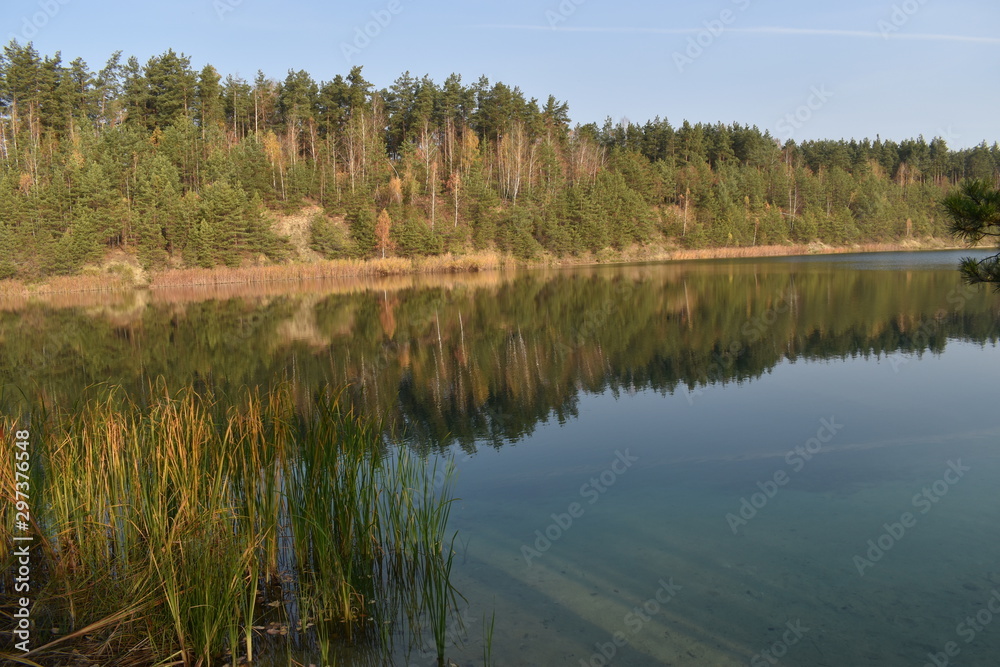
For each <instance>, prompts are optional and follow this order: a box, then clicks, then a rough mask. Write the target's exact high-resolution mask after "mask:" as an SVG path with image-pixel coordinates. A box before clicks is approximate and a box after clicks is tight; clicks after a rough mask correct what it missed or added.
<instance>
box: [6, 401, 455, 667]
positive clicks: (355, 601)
mask: <svg viewBox="0 0 1000 667" xmlns="http://www.w3.org/2000/svg"><path fill="white" fill-rule="evenodd" d="M93 394H94V395H92V396H88V397H86V400H84V401H82V402H81V404H80V405H79V406H77V407H76V408H75V409H74V410H62V411H56V412H53V413H52V414H49V415H44V416H39V415H40V414H41V413H38V412H36V414H35V419H34V420H33V423H34V425H33V428H32V433H33V438H34V440H35V443H36V444H35V449H34V452H33V456H34V459H33V465H34V466H35V474H36V476H37V477H38V480H39V481H38V485H37V488H35V489H34V492H33V496H34V497H35V498H38V499H39V500H37V501H36V505H35V507H34V512H35V514H36V516H37V523H38V530H39V535H40V536H41V537H44V538H45V539H44V540H43V541H42V542H41V544H43V545H45V544H47V545H49V546H48V547H47V548H42V547H39V548H38V549H37V550H36V551H37V553H36V554H35V556H36V566H35V567H36V569H35V570H34V572H35V576H36V580H39V581H40V583H42V584H43V588H42V592H41V594H40V595H39V597H38V602H37V604H36V606H35V608H34V610H33V618H35V619H36V625H37V627H38V628H53V627H54V628H59V632H58V634H56V633H49V636H48V637H46V638H47V639H49V640H50V641H48V642H47V643H46V644H45V645H43V646H40V647H38V648H35V649H34V650H32V651H31V652H30V653H28V654H27V655H25V656H22V658H24V659H27V660H34V661H46V660H50V659H52V658H53V657H54V656H55V655H56V654H57V653H58V652H59V651H63V650H66V648H67V646H68V645H69V646H71V647H72V649H73V650H75V651H77V652H78V653H81V654H84V655H89V656H90V657H91V659H92V660H93V661H94V662H95V663H97V664H118V665H130V664H167V663H170V664H183V665H202V666H205V667H208V666H210V665H216V664H218V665H221V664H223V663H224V662H227V661H228V662H231V663H233V664H235V663H236V662H238V661H239V660H241V659H242V660H254V659H257V658H258V657H259V656H260V654H261V653H262V652H263V653H268V652H271V653H272V654H274V653H278V654H280V653H282V652H284V654H285V656H286V659H287V657H288V656H290V655H291V653H292V652H293V651H298V650H304V651H305V652H306V653H308V654H310V655H315V654H317V653H318V654H320V657H321V658H322V660H323V664H332V663H333V662H335V661H336V660H337V654H338V652H343V651H346V650H349V649H350V647H352V646H353V647H359V646H360V647H367V648H368V649H369V650H371V651H373V652H375V653H383V652H384V651H385V650H387V647H386V646H384V644H385V643H386V642H391V641H392V640H393V639H394V638H396V637H406V638H408V641H419V638H418V635H419V631H416V630H411V629H408V628H407V627H405V622H406V620H407V619H409V618H410V617H412V616H415V615H416V614H415V613H410V612H407V611H406V610H405V609H406V607H407V606H414V605H419V604H423V601H422V600H419V599H417V598H415V597H414V594H413V591H414V590H424V591H426V592H427V594H428V595H433V596H434V602H433V604H434V608H435V610H440V611H435V613H443V614H445V615H446V614H448V613H449V607H448V604H449V602H448V600H450V601H451V602H450V603H451V604H453V603H454V601H455V595H456V592H455V591H454V588H453V587H452V586H451V583H450V581H449V579H448V575H449V573H450V556H447V555H445V553H444V552H443V551H442V545H443V544H444V535H445V534H446V530H447V525H446V524H447V515H448V512H447V508H448V507H449V503H450V500H449V498H448V496H447V494H448V493H450V487H449V486H445V487H444V488H443V489H438V488H435V487H434V483H433V480H434V472H435V470H434V469H433V468H432V467H431V466H430V464H428V463H427V462H425V461H422V460H420V459H417V458H416V457H413V456H411V455H410V454H408V453H407V452H406V451H405V450H396V449H395V448H394V447H393V446H392V445H391V444H390V443H387V442H386V441H385V440H384V438H383V437H382V435H381V433H382V429H381V427H380V425H379V424H377V423H374V422H371V421H369V420H366V419H363V418H361V417H360V416H358V415H356V414H354V413H353V412H351V411H350V410H349V409H346V408H345V407H344V402H342V401H341V400H340V393H339V392H336V391H332V390H329V389H327V388H323V389H321V390H319V391H317V392H316V394H315V395H316V399H315V401H314V402H313V403H311V404H309V405H307V406H305V407H301V406H297V405H296V404H295V402H294V401H293V398H292V396H293V392H292V390H291V389H290V387H289V386H288V385H280V386H278V387H277V388H275V389H273V390H271V391H269V392H267V393H266V394H262V393H261V392H259V391H249V390H247V391H244V392H241V393H240V395H239V396H237V397H235V398H231V397H228V396H223V395H211V394H203V393H198V392H197V391H195V389H194V388H192V387H187V388H184V389H182V390H181V391H179V392H177V393H171V392H170V391H169V390H168V388H166V387H165V386H163V385H162V384H155V385H153V386H151V387H149V388H148V390H147V391H146V392H145V393H144V394H143V395H142V396H139V397H129V396H126V395H125V394H124V392H123V391H122V390H121V389H120V388H115V387H102V388H95V389H94V391H93ZM16 423H17V422H16V421H15V420H12V419H9V418H5V419H4V421H3V422H2V424H0V425H2V427H3V429H4V433H5V434H7V437H8V439H9V436H10V435H11V434H12V429H13V427H14V425H15V424H16ZM6 451H10V448H9V447H8V448H6ZM12 466H13V461H12V460H8V457H4V458H3V459H2V465H0V484H2V485H3V487H2V488H3V489H5V494H6V493H9V490H10V489H12V488H13V487H12V483H13V482H12V479H13V472H12V471H13V467H12ZM11 529H12V526H11V524H10V521H9V520H6V519H5V520H4V521H3V522H2V523H0V545H3V546H4V550H3V552H2V553H0V561H9V554H10V545H11V544H12V541H11V540H12V533H11ZM5 564H8V563H5ZM7 571H11V570H10V569H9V568H8V569H5V572H7ZM428 579H429V580H430V582H431V583H427V581H425V580H428ZM442 596H443V597H442ZM449 596H450V597H449ZM10 597H12V587H11V586H10V581H8V580H4V581H0V605H2V604H3V603H4V602H5V598H10ZM95 624H96V625H95ZM83 628H97V630H94V631H92V632H89V633H88V634H87V635H86V636H83V635H78V634H75V633H78V632H79V631H80V630H81V629H83ZM261 628H272V629H273V628H279V629H280V631H277V632H276V634H274V635H271V634H268V633H267V632H262V631H261ZM38 632H39V633H40V634H42V635H44V634H45V631H42V630H40V629H39V630H38ZM352 650H356V649H352ZM4 657H5V656H2V655H0V661H2V659H3V658H4Z"/></svg>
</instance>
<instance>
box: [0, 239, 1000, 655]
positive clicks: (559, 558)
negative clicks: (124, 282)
mask: <svg viewBox="0 0 1000 667" xmlns="http://www.w3.org/2000/svg"><path fill="white" fill-rule="evenodd" d="M967 254H970V253H968V252H935V253H890V254H879V255H864V256H843V255H840V256H831V257H808V258H788V259H765V260H733V261H728V260H726V261H710V262H688V263H679V264H662V265H657V264H651V265H637V266H625V267H601V268H582V269H573V270H565V271H535V272H522V273H517V274H496V275H493V276H489V279H484V277H483V276H475V277H471V278H470V279H469V280H468V281H465V280H463V279H462V277H448V278H447V279H443V280H440V281H430V282H428V281H421V280H418V279H413V280H401V279H399V278H395V279H393V280H392V281H386V282H385V283H378V282H377V281H376V282H372V283H371V284H365V285H363V286H358V285H355V284H338V283H330V284H329V285H310V287H309V289H308V291H303V292H302V293H294V292H288V293H281V292H275V290H273V289H271V290H269V291H268V292H267V293H261V294H255V293H252V291H251V292H247V293H245V294H244V293H241V294H240V295H238V296H232V295H227V296H225V297H220V296H219V295H213V294H206V295H203V298H199V296H198V295H197V294H191V293H188V292H189V291H188V292H185V293H184V294H183V295H182V297H183V298H177V299H170V298H166V296H165V295H162V294H161V295H154V296H155V297H156V298H123V299H120V300H119V301H116V302H114V303H110V304H104V305H102V306H100V307H98V306H95V305H94V304H87V305H78V306H75V307H57V306H56V305H53V304H51V303H34V304H28V305H19V306H17V307H16V308H15V307H11V308H10V309H8V310H2V309H0V341H2V343H3V345H2V348H0V350H2V356H0V379H2V383H3V385H4V387H3V388H4V392H3V394H2V397H3V399H4V401H7V402H11V401H14V400H15V398H16V395H15V392H14V390H15V389H16V388H19V387H25V386H30V387H38V388H41V389H42V390H43V391H44V392H45V393H46V395H47V396H48V398H49V400H51V401H52V402H53V403H61V404H64V405H72V404H73V401H75V400H77V397H78V396H79V395H80V394H81V392H83V391H84V388H85V387H87V386H88V385H90V384H93V383H95V382H103V381H109V380H110V381H114V382H121V383H124V384H125V386H126V387H130V388H139V387H142V386H143V385H144V383H146V382H148V381H149V379H150V378H152V377H157V376H164V377H165V378H166V379H167V380H168V382H170V383H171V385H178V384H180V383H186V382H190V381H192V380H193V381H195V382H196V383H202V384H204V385H206V386H212V387H215V388H216V389H218V390H222V391H228V390H230V389H231V388H233V387H236V386H239V385H242V384H257V385H262V386H267V385H270V384H273V383H274V382H276V381H281V380H285V381H289V382H292V383H293V384H294V385H295V387H296V391H297V392H299V393H300V394H301V395H302V396H308V394H309V392H310V391H311V389H312V387H314V386H316V385H317V384H318V383H321V382H334V383H342V382H348V383H350V389H349V390H348V391H349V396H350V400H351V401H353V402H354V403H355V405H356V406H357V407H358V408H359V409H361V410H363V411H365V412H367V413H369V414H374V415H378V416H379V417H382V418H384V419H385V420H386V422H387V424H389V425H391V426H392V427H393V428H395V429H396V431H397V433H401V434H403V438H404V439H405V441H406V442H407V443H408V445H409V446H412V447H415V448H419V449H421V450H423V451H427V452H428V453H431V454H433V455H436V456H450V457H452V458H453V459H454V460H455V463H456V465H457V467H458V478H457V485H456V495H457V496H459V497H460V500H459V501H457V502H456V503H455V505H454V507H453V510H452V515H451V516H452V523H451V527H452V529H453V530H457V531H458V535H459V538H458V542H457V544H460V547H459V549H460V555H459V557H458V559H457V560H456V565H455V583H456V585H457V586H458V589H459V590H460V592H461V593H462V594H463V595H464V596H465V598H466V599H467V600H468V603H469V604H468V606H467V607H463V608H462V609H461V614H460V615H461V619H462V620H463V621H464V623H463V624H464V629H459V628H458V627H457V626H456V628H455V629H454V631H453V632H452V633H451V634H450V639H451V640H452V646H451V647H450V648H449V651H448V656H449V658H450V659H452V660H454V661H455V662H456V663H458V664H460V665H467V664H481V663H482V661H483V650H484V645H485V644H487V643H488V644H489V645H490V646H491V649H492V656H493V659H494V661H495V664H498V665H580V664H584V665H587V664H590V665H602V664H614V665H737V664H751V665H754V666H756V665H763V664H768V665H770V664H775V663H774V661H780V664H787V665H830V666H841V665H897V664H898V665H923V664H925V663H930V664H933V662H932V657H931V656H934V657H933V659H934V660H937V662H938V664H943V662H942V661H944V660H946V659H947V661H948V664H952V665H987V664H995V662H996V660H997V656H1000V622H997V623H993V621H994V618H995V617H997V616H998V615H1000V592H997V591H1000V560H998V556H1000V553H998V552H1000V542H998V540H997V526H998V525H1000V500H998V498H997V494H996V489H997V488H998V482H1000V417H998V413H997V409H996V407H995V404H996V399H995V396H994V394H993V392H992V391H991V389H992V388H993V387H994V386H995V377H996V375H995V374H996V372H997V369H998V368H1000V366H998V363H997V362H998V361H1000V351H998V349H997V346H996V343H997V336H998V335H1000V329H998V327H997V323H998V314H1000V297H997V296H995V295H993V294H992V293H990V292H989V291H983V290H974V289H970V288H968V287H964V286H962V285H961V282H960V280H959V277H958V274H957V270H956V266H957V262H958V258H959V257H961V256H963V255H967ZM167 296H168V295H167ZM925 489H927V491H926V492H925V491H924V490H925ZM925 493H926V494H927V495H921V494H925ZM869 540H870V541H871V543H869ZM994 595H996V596H997V597H996V598H995V602H992V603H991V602H990V601H991V599H993V598H992V596H994ZM991 605H992V607H991ZM993 609H996V610H997V611H996V612H994V611H993ZM983 610H985V611H983ZM494 614H495V626H494V631H493V635H492V641H489V642H487V641H486V640H485V636H486V635H487V634H488V633H487V632H486V631H485V628H484V619H485V621H486V623H488V621H489V619H490V617H491V616H492V615H494ZM977 614H978V620H977V618H976V616H977ZM969 617H972V620H971V622H970V621H967V620H966V619H967V618H969ZM616 633H617V634H616ZM949 642H952V643H953V644H952V645H949ZM948 649H951V652H952V655H951V656H949V655H947V654H946V653H945V652H946V651H947V650H948ZM764 651H768V652H769V653H768V654H766V655H765V654H764ZM389 660H390V661H391V662H392V663H393V664H415V665H423V664H427V665H430V664H434V662H435V661H434V659H433V655H431V654H422V653H421V652H420V651H409V652H404V651H403V650H402V648H401V649H400V650H399V652H398V653H397V654H394V655H393V656H391V657H390V658H389Z"/></svg>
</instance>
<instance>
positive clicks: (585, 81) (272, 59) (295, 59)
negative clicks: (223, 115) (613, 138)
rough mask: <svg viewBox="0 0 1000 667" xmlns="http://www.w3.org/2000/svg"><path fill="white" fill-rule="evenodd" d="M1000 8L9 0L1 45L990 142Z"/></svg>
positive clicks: (848, 3) (932, 3) (623, 115)
mask: <svg viewBox="0 0 1000 667" xmlns="http://www.w3.org/2000/svg"><path fill="white" fill-rule="evenodd" d="M998 28H1000V3H997V2H996V0H951V1H949V2H944V0H875V1H872V0H866V1H861V0H840V1H839V2H817V3H811V2H802V1H798V2H791V1H789V0H771V1H768V0H712V1H710V2H675V1H669V0H667V1H663V2H656V3H654V2H638V1H637V0H538V1H535V2H531V1H528V0H496V1H488V0H465V1H464V2H451V1H449V2H432V0H362V1H360V2H350V3H348V2H346V1H344V0H326V1H323V2H321V1H319V0H283V1H282V2H281V3H278V2H271V1H265V0H171V1H169V2H167V1H164V0H153V1H151V2H149V1H147V2H121V1H113V0H3V4H2V6H0V39H2V41H3V43H5V44H6V43H8V42H9V41H10V40H11V39H17V40H18V41H19V42H21V43H22V44H23V43H26V42H28V41H31V42H33V43H34V45H35V47H36V49H37V50H38V51H39V52H40V53H42V54H43V55H53V54H55V53H56V52H57V51H58V52H61V54H62V58H63V60H64V61H65V62H68V61H70V60H72V59H73V58H76V57H82V58H83V59H84V60H85V61H86V62H87V63H88V65H89V66H90V68H91V69H92V70H98V69H100V68H101V67H102V66H103V64H104V63H105V62H106V60H107V59H108V57H109V56H110V55H111V54H112V53H113V52H115V51H116V50H119V49H120V50H122V51H123V54H124V55H125V56H126V57H127V56H130V55H134V56H136V57H137V58H138V59H139V60H140V62H143V63H145V62H146V60H148V59H149V58H150V57H151V56H154V55H158V54H161V53H163V52H165V51H166V50H167V49H174V50H175V51H177V52H180V53H184V54H186V55H188V56H190V57H191V59H192V65H193V66H194V67H195V68H197V69H200V68H201V67H202V66H203V65H205V64H209V63H210V64H212V65H213V66H215V68H216V69H217V70H219V72H220V73H222V75H223V76H225V75H227V74H233V75H240V76H242V77H244V78H245V79H247V80H252V79H253V77H254V76H255V75H256V72H257V70H262V71H263V72H264V73H265V74H266V75H267V76H269V77H271V78H273V79H275V80H281V79H283V78H284V77H285V76H286V75H287V73H288V71H289V70H290V69H292V70H300V69H304V70H306V71H307V72H309V73H310V74H311V75H312V76H313V77H314V78H315V79H316V80H317V81H325V80H329V79H331V78H333V77H334V76H335V75H337V74H346V73H347V72H348V71H349V70H350V68H351V67H352V66H355V65H361V66H363V68H364V70H363V71H364V75H365V78H367V79H368V80H369V81H371V82H372V83H373V84H375V86H376V87H377V88H379V89H381V88H386V87H388V86H390V85H391V84H392V82H393V81H394V80H395V79H396V78H397V77H399V76H400V75H401V74H402V73H403V72H406V71H408V72H410V73H411V74H412V75H414V76H417V77H420V76H423V75H425V74H427V75H430V77H431V78H432V79H434V80H435V81H437V82H438V83H441V82H443V81H444V79H445V78H446V77H447V76H448V75H449V74H451V73H453V72H454V73H458V74H460V75H461V76H462V80H463V82H465V83H466V84H472V83H474V82H475V81H477V80H478V79H479V77H480V76H483V75H485V76H487V77H488V78H489V79H490V81H491V82H496V81H503V82H504V83H506V84H508V85H510V86H517V87H519V88H520V89H521V90H522V91H523V92H524V94H525V95H526V96H527V97H529V98H531V97H534V98H537V99H538V100H539V102H540V103H544V102H545V100H546V99H547V98H548V96H549V95H554V96H555V97H556V98H557V99H559V100H560V101H566V102H568V103H569V110H570V117H571V119H572V121H573V123H590V122H597V123H598V124H602V123H603V122H604V120H605V119H606V118H611V119H612V120H613V121H615V122H618V121H622V120H628V121H631V122H635V123H640V124H641V123H645V122H646V121H647V120H649V119H652V118H654V117H657V116H659V117H660V118H666V119H667V120H669V121H670V122H671V123H672V124H673V125H674V126H678V125H680V124H681V123H682V122H683V121H684V120H689V121H691V122H704V123H716V122H723V123H739V124H741V125H756V126H757V127H759V128H760V129H761V130H767V131H769V132H770V133H771V134H772V135H773V136H775V137H776V138H779V139H782V140H785V139H793V140H795V141H803V140H809V139H841V138H843V139H852V138H854V139H863V138H871V139H874V138H875V137H876V135H878V136H881V138H882V139H894V140H897V141H898V140H901V139H906V138H914V137H917V136H918V135H923V136H924V137H925V138H926V139H928V140H930V139H931V138H933V137H935V136H940V137H943V138H944V139H945V140H946V141H947V142H948V145H949V146H950V147H951V148H965V147H969V146H974V145H976V144H979V143H980V142H983V141H986V142H987V143H989V144H992V143H994V142H995V141H1000V131H998V127H1000V126H998V117H997V116H998V113H997V112H998V109H1000V86H998V85H997V83H998V74H1000V30H998Z"/></svg>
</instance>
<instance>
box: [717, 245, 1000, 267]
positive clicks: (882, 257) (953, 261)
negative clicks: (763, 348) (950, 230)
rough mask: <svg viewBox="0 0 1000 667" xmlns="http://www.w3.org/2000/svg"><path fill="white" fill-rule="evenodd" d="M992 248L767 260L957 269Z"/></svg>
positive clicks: (839, 265)
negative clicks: (962, 263)
mask: <svg viewBox="0 0 1000 667" xmlns="http://www.w3.org/2000/svg"><path fill="white" fill-rule="evenodd" d="M994 253H995V251H993V250H983V249H969V250H942V251H935V252H874V253H856V254H854V253H850V254H842V255H841V254H835V255H802V256H796V257H777V258H774V259H773V260H771V259H769V260H768V261H774V262H785V263H788V264H814V265H817V266H822V265H827V264H828V265H830V267H831V268H837V269H857V270H867V271H878V270H886V269H954V268H955V267H956V266H958V263H959V261H961V259H962V258H963V257H975V258H977V259H982V258H983V257H988V256H989V255H992V254H994ZM735 261H736V262H737V263H746V264H752V263H754V262H758V261H760V260H753V259H744V260H735Z"/></svg>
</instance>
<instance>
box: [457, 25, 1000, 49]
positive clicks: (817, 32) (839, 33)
mask: <svg viewBox="0 0 1000 667" xmlns="http://www.w3.org/2000/svg"><path fill="white" fill-rule="evenodd" d="M471 27H473V28H489V29H495V30H532V31H540V32H593V33H606V34H608V33H610V34H623V35H639V34H648V35H695V34H698V33H700V32H704V31H705V28H639V27H632V26H624V27H618V28H615V27H586V26H575V27H569V26H567V27H559V26H556V27H549V26H543V25H515V24H489V25H476V26H471ZM725 32H734V33H743V34H750V35H789V36H823V37H855V38H863V39H909V40H917V41H926V42H968V43H979V44H1000V37H977V36H974V35H936V34H929V33H905V32H899V33H881V32H876V31H873V30H831V29H825V28H780V27H759V28H726V29H725Z"/></svg>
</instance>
